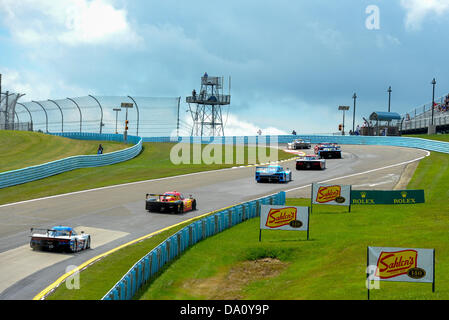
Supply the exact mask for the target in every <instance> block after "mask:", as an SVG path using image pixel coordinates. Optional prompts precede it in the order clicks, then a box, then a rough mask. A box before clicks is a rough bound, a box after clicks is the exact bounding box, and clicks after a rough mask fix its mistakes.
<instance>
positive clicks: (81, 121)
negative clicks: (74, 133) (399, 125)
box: [67, 98, 83, 133]
mask: <svg viewBox="0 0 449 320" xmlns="http://www.w3.org/2000/svg"><path fill="white" fill-rule="evenodd" d="M67 100H69V101H72V102H73V103H74V104H75V106H76V107H77V108H78V111H79V113H80V133H81V132H82V126H83V114H82V112H81V108H80V106H79V105H78V103H76V101H75V100H73V99H72V98H67Z"/></svg>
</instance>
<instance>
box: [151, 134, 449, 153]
mask: <svg viewBox="0 0 449 320" xmlns="http://www.w3.org/2000/svg"><path fill="white" fill-rule="evenodd" d="M294 139H304V140H309V141H310V142H311V143H322V142H330V143H338V144H352V145H382V146H394V147H407V148H418V149H424V150H429V151H436V152H443V153H449V142H442V141H436V140H429V139H421V138H409V137H369V136H318V135H301V136H293V135H286V136H247V137H245V136H241V137H203V138H201V137H179V138H178V137H174V138H173V137H154V138H150V137H148V138H143V141H144V142H174V143H177V142H185V143H204V144H208V143H214V144H265V143H266V144H267V145H269V144H270V143H273V144H276V143H281V144H285V143H288V142H292V141H293V140H294Z"/></svg>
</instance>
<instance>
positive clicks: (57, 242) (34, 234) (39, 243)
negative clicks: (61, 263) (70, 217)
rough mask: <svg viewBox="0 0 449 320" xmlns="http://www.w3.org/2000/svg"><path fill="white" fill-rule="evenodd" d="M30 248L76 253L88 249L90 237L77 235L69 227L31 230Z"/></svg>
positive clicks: (82, 232)
mask: <svg viewBox="0 0 449 320" xmlns="http://www.w3.org/2000/svg"><path fill="white" fill-rule="evenodd" d="M30 246H31V248H33V250H36V249H39V250H52V251H63V252H78V251H81V250H86V249H90V235H89V234H85V233H84V231H81V234H77V233H76V231H75V230H74V229H73V228H71V227H64V226H56V227H53V228H52V229H38V228H31V240H30Z"/></svg>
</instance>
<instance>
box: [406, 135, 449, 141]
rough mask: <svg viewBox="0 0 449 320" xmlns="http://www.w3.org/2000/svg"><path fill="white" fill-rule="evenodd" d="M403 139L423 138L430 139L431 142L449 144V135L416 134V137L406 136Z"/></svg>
mask: <svg viewBox="0 0 449 320" xmlns="http://www.w3.org/2000/svg"><path fill="white" fill-rule="evenodd" d="M403 137H411V138H422V139H430V140H439V141H445V142H449V134H431V135H428V134H415V135H404V136H403Z"/></svg>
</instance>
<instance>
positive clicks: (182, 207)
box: [145, 191, 196, 213]
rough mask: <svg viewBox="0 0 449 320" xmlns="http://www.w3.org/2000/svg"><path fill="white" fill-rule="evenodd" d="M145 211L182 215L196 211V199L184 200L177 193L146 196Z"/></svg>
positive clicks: (190, 197)
mask: <svg viewBox="0 0 449 320" xmlns="http://www.w3.org/2000/svg"><path fill="white" fill-rule="evenodd" d="M145 209H146V210H148V211H149V212H173V213H184V212H188V211H193V210H196V199H194V198H193V197H192V196H189V197H188V198H185V197H184V196H183V195H182V194H181V193H179V192H177V191H173V192H166V193H164V194H150V193H148V194H147V197H146V204H145Z"/></svg>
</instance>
